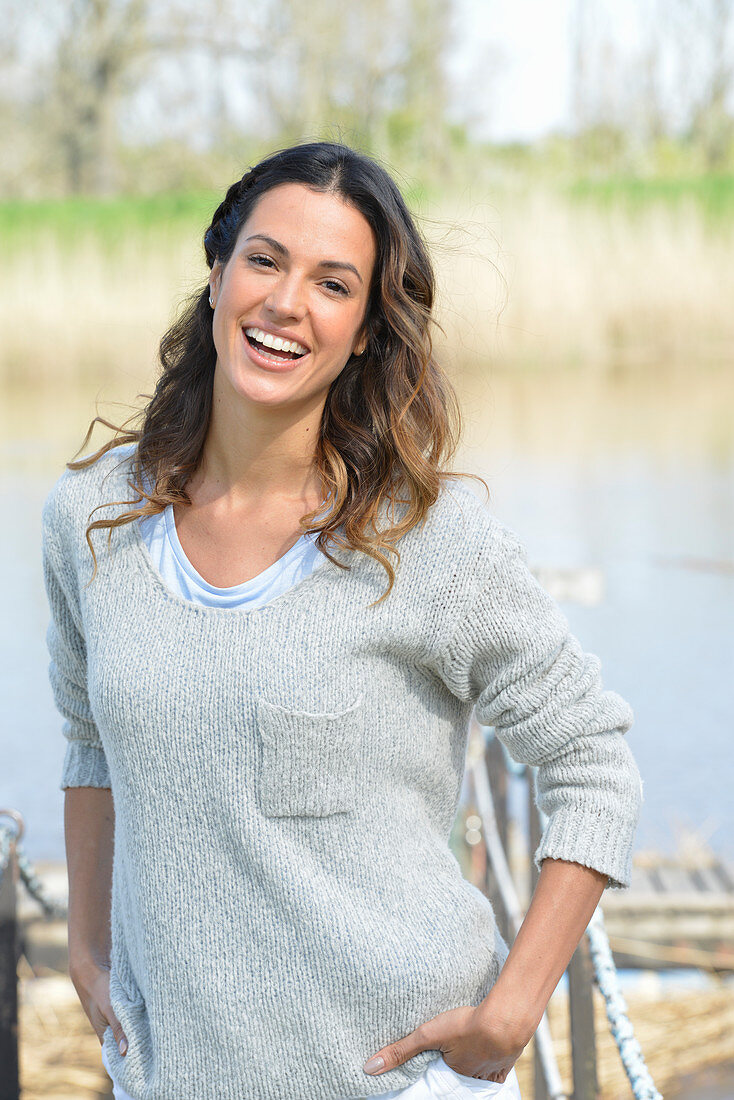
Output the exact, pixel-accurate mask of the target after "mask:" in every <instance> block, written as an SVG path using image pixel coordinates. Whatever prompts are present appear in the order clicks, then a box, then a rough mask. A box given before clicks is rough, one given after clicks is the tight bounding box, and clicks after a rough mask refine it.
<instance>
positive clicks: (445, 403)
mask: <svg viewBox="0 0 734 1100" xmlns="http://www.w3.org/2000/svg"><path fill="white" fill-rule="evenodd" d="M282 183H302V184H305V185H306V186H308V187H310V188H313V189H314V190H318V191H329V192H332V193H334V194H336V195H338V196H340V197H341V198H342V199H344V201H346V202H348V203H350V204H351V205H352V206H354V207H355V208H356V209H357V210H359V211H360V212H361V213H362V214H363V215H364V217H365V218H366V220H367V221H368V223H369V224H370V226H371V227H372V230H373V232H374V235H375V240H376V245H377V255H376V262H375V268H374V274H373V280H372V286H371V288H370V296H369V301H368V306H367V312H366V317H365V331H366V334H367V341H366V346H365V347H364V350H363V352H362V353H361V354H360V355H352V356H351V357H350V358H349V360H348V361H347V363H346V364H345V366H344V368H343V369H342V371H341V372H340V374H339V375H338V376H337V377H336V378H335V379H334V381H333V382H332V384H331V387H330V389H329V391H328V394H327V397H326V401H325V404H324V409H323V413H322V418H321V429H320V434H319V438H318V440H317V443H316V449H315V457H314V463H315V466H316V468H317V470H318V473H319V475H320V478H321V486H322V489H323V496H322V500H323V499H324V498H325V497H326V495H327V493H330V494H331V507H330V510H329V512H328V514H326V515H323V512H322V511H321V510H320V509H317V510H316V511H312V512H308V513H307V514H306V515H304V516H303V517H301V527H302V529H303V531H304V532H305V531H310V532H313V533H315V532H318V536H317V539H316V542H317V545H318V546H319V549H320V550H321V551H322V552H323V553H324V554H325V555H326V556H327V557H328V558H329V560H330V561H332V562H334V563H335V564H337V565H339V566H340V567H342V568H348V566H346V565H343V563H342V562H339V561H336V559H335V558H334V557H333V556H332V554H330V553H329V549H328V547H329V545H332V544H333V545H339V546H342V547H347V548H351V549H353V550H359V551H362V552H363V553H365V554H368V555H370V556H371V557H373V558H375V559H376V560H377V561H378V562H379V563H380V564H381V565H382V566H384V568H385V570H386V571H387V575H388V580H389V584H388V587H387V589H386V591H385V592H384V593H383V595H382V596H381V597H380V600H378V601H377V602H378V603H379V602H381V601H382V600H383V599H385V598H386V597H387V595H388V594H389V592H390V590H391V589H392V586H393V582H394V579H395V571H394V569H393V566H392V564H391V562H390V559H389V557H388V556H387V554H386V553H385V551H388V552H390V553H393V554H394V555H395V556H396V558H397V561H398V562H399V560H400V552H399V550H398V548H397V546H396V545H395V543H396V542H397V540H398V539H399V538H400V537H401V536H402V535H403V534H405V533H406V532H407V531H409V530H411V528H413V527H415V526H416V525H418V524H420V523H422V522H423V520H424V518H425V516H426V513H427V512H428V510H429V508H430V507H431V506H432V505H433V504H434V503H435V501H436V499H437V497H438V494H439V490H440V484H441V481H442V479H444V478H448V477H473V478H476V479H477V480H479V481H481V482H482V484H483V485H484V487H485V489H486V490H487V492H489V489H488V486H487V483H486V482H485V481H484V479H483V478H481V477H479V475H478V474H470V473H460V472H458V471H450V470H449V469H448V467H447V463H448V460H449V459H450V458H451V457H452V456H453V454H454V453H455V451H456V448H457V446H458V442H459V438H460V434H461V410H460V406H459V402H458V399H457V396H456V392H455V390H454V388H453V385H452V384H451V382H450V380H449V378H448V377H447V375H446V374H445V372H444V370H443V369H442V368H441V367H440V366H439V364H438V363H437V362H436V360H435V358H434V355H433V343H432V326H433V324H435V321H434V320H433V317H432V309H433V303H434V294H435V279H434V273H433V267H432V264H431V260H430V257H429V255H428V251H427V248H426V245H425V243H424V241H423V238H422V236H421V234H420V232H419V231H418V229H417V227H416V225H415V223H414V221H413V218H412V217H411V215H410V212H409V210H408V208H407V206H406V205H405V202H404V201H403V198H402V196H401V194H400V191H399V190H398V187H397V185H396V184H395V182H394V181H393V180H392V178H391V177H390V175H389V174H388V173H387V172H386V171H385V169H384V168H382V167H381V166H380V165H379V164H378V163H377V162H376V161H374V160H373V159H372V158H370V157H368V156H365V155H364V154H362V153H358V152H356V151H355V150H353V149H351V148H349V147H347V146H345V145H341V144H338V143H335V142H313V143H308V144H300V145H294V146H292V147H290V148H287V149H283V150H281V151H279V152H276V153H273V154H272V155H270V156H268V157H266V158H265V159H264V160H262V161H260V163H259V164H257V165H255V166H254V167H253V168H251V169H250V170H249V171H247V172H246V173H245V174H244V175H243V176H242V178H241V179H239V180H237V181H236V182H235V183H233V184H232V185H231V187H230V188H229V189H228V191H227V193H226V195H225V197H224V200H223V201H222V202H221V203H220V205H219V206H218V207H217V209H216V211H215V212H214V217H213V218H212V222H211V225H210V226H209V228H208V229H207V230H206V232H205V234H204V251H205V253H206V261H207V264H208V266H209V268H210V269H211V268H212V267H213V265H214V262H215V261H216V260H219V261H220V262H221V264H222V266H224V265H226V263H227V261H228V260H229V258H230V257H231V255H232V253H233V250H234V247H235V244H236V241H237V238H238V235H239V232H240V229H241V228H242V226H243V224H244V223H245V222H246V221H247V218H248V217H249V215H250V213H251V211H252V209H253V207H254V205H255V203H256V202H257V201H258V199H259V198H260V197H261V196H262V195H263V194H264V193H265V192H266V191H268V190H270V189H271V188H273V187H276V186H278V184H282ZM208 299H209V284H208V282H207V283H206V284H205V285H204V286H203V287H202V288H201V289H199V290H196V291H195V292H194V293H193V294H192V295H191V296H190V297H189V298H188V299H187V300H186V302H185V304H184V308H183V310H182V312H181V315H180V316H179V317H178V319H177V320H176V321H175V322H174V324H173V325H172V326H171V327H170V328H169V329H168V331H167V332H166V333H165V335H164V336H163V338H162V340H161V342H160V347H159V359H160V363H161V366H162V371H161V373H160V376H159V378H158V381H157V384H156V387H155V392H154V394H153V395H152V397H150V399H149V401H148V404H147V405H146V406H145V408H144V409H142V410H139V411H138V412H136V413H135V414H134V416H133V417H131V418H130V419H129V420H127V421H125V422H124V424H123V425H122V426H119V427H118V426H117V425H115V424H112V423H110V422H109V421H108V420H106V419H104V418H103V417H100V416H96V417H94V419H93V420H92V422H91V424H90V425H89V430H88V431H87V435H86V437H85V439H84V442H83V443H82V445H81V447H80V448H79V450H80V451H83V450H84V448H85V447H86V445H87V442H88V440H89V438H90V436H91V434H92V430H93V428H94V425H95V423H97V422H99V423H102V424H104V425H106V426H107V427H108V428H111V429H113V430H114V431H115V433H116V434H115V436H114V438H113V439H111V440H110V441H109V442H107V443H106V444H105V445H104V446H103V447H101V448H100V449H99V450H98V451H96V452H95V453H94V454H92V455H89V456H87V457H85V458H83V459H78V460H76V461H72V462H68V463H67V466H68V467H69V468H70V469H79V468H81V467H84V466H88V465H91V464H92V463H94V462H96V461H97V460H98V459H99V458H100V457H101V456H102V455H103V454H105V453H106V452H107V451H108V450H110V449H111V448H112V447H117V446H120V445H121V444H128V443H137V447H136V449H135V452H134V458H133V461H132V464H131V479H130V480H129V481H128V485H129V486H130V488H131V489H133V490H134V492H135V493H136V494H137V501H142V500H145V501H146V503H145V504H144V505H142V506H141V507H138V508H133V509H132V510H130V511H127V512H125V513H124V514H121V515H117V516H116V517H115V518H114V519H98V520H94V521H92V522H90V523H89V526H88V527H87V530H86V539H87V543H88V544H89V547H90V550H91V552H92V557H93V559H94V572H93V574H92V580H93V579H94V576H95V575H96V572H97V557H96V554H95V552H94V547H93V546H92V541H91V538H90V532H91V531H92V530H94V529H96V528H103V527H106V528H109V529H110V530H109V533H108V539H109V538H110V537H111V533H112V529H113V528H115V527H118V526H120V525H121V524H124V523H130V522H132V521H133V520H135V519H138V518H140V517H142V516H147V515H153V514H155V513H157V512H161V511H163V509H164V508H165V507H166V506H167V505H169V504H177V503H182V502H183V503H187V504H190V503H191V500H190V497H189V495H188V493H187V492H186V488H185V486H186V483H187V481H188V480H189V478H190V477H191V475H192V474H193V473H194V471H195V470H196V469H197V467H198V465H199V462H200V459H201V455H202V450H203V446H204V441H205V438H206V434H207V428H208V424H209V417H210V412H211V404H212V381H213V376H214V368H215V363H216V349H215V346H214V339H213V336H212V311H211V307H210V305H209V300H208ZM146 396H149V395H146ZM139 418H142V425H141V426H140V427H137V428H136V427H129V425H130V424H131V423H132V422H134V421H135V420H137V419H139ZM78 453H79V452H77V454H78ZM144 479H145V481H147V485H148V488H149V491H146V487H145V484H144ZM115 503H134V502H131V501H125V502H115ZM396 504H401V505H405V506H406V507H405V508H404V509H402V510H401V515H400V518H399V519H398V520H397V522H391V523H389V524H388V525H387V526H386V527H385V528H384V529H380V527H379V526H378V523H377V519H378V515H379V513H380V512H381V510H382V508H383V507H384V506H386V505H389V510H390V514H391V515H392V517H393V519H394V515H395V505H396ZM99 507H105V505H99ZM96 510H97V509H94V511H96ZM93 514H94V512H92V513H91V514H90V517H89V518H90V519H91V515H93ZM317 515H320V518H319V520H318V522H316V521H315V520H316V517H317ZM309 520H314V521H315V522H314V523H313V524H310V525H309V523H308V521H309ZM340 527H341V528H342V530H343V537H342V535H341V533H340V531H339V530H337V529H338V528H340ZM368 527H371V529H372V530H371V532H370V533H368ZM90 583H91V582H90Z"/></svg>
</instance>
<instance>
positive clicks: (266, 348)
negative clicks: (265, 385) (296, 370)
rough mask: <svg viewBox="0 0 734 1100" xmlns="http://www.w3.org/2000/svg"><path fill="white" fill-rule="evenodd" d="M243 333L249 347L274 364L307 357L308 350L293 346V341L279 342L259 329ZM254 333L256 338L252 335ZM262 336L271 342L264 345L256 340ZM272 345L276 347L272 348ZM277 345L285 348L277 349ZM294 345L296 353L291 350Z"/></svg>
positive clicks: (261, 341)
mask: <svg viewBox="0 0 734 1100" xmlns="http://www.w3.org/2000/svg"><path fill="white" fill-rule="evenodd" d="M243 332H244V334H245V339H246V340H247V342H248V344H249V345H250V347H252V348H254V349H255V351H257V353H258V354H259V355H262V356H263V357H264V358H265V359H270V360H272V362H274V363H286V362H292V361H293V360H295V359H303V357H304V356H305V355H308V348H304V347H303V346H302V345H301V344H295V341H288V340H281V339H280V338H279V337H276V338H274V337H271V336H270V335H269V334H266V333H264V332H262V331H261V330H259V329H251V328H250V329H243ZM256 332H257V334H258V335H257V336H255V335H254V334H255V333H256ZM263 336H265V337H266V338H267V339H268V340H269V341H271V342H270V343H268V344H265V343H264V342H263V340H262V339H258V337H263ZM273 344H275V345H276V346H273ZM278 344H280V345H286V346H285V347H283V346H281V347H278V346H277V345H278ZM294 344H295V347H296V348H297V349H298V350H296V351H292V350H291V348H293V346H294Z"/></svg>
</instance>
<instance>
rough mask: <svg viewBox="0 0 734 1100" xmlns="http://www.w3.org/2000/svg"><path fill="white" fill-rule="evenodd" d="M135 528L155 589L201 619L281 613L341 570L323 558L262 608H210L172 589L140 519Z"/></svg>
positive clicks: (135, 538)
mask: <svg viewBox="0 0 734 1100" xmlns="http://www.w3.org/2000/svg"><path fill="white" fill-rule="evenodd" d="M131 526H132V527H133V529H134V530H133V533H132V539H133V545H134V547H135V550H136V552H137V555H138V560H139V562H140V563H141V565H142V567H143V571H144V572H145V573H146V574H147V575H148V576H149V577H150V579H151V581H152V583H153V584H154V586H155V587H156V588H157V589H158V591H159V592H161V593H162V594H163V596H164V597H165V598H166V600H167V601H168V602H169V603H172V604H175V605H177V606H179V607H185V608H187V609H189V610H190V611H194V612H195V613H196V614H199V615H211V616H216V615H230V616H231V615H258V614H262V613H263V612H267V611H270V610H271V609H272V608H275V610H276V611H277V610H278V609H279V608H280V607H283V606H285V605H286V604H289V603H291V602H292V601H293V600H297V599H300V598H301V597H302V596H303V595H304V593H307V592H309V591H310V590H311V589H312V588H317V587H318V586H319V585H321V584H324V583H325V582H326V580H328V578H329V577H330V576H332V575H333V573H334V571H335V570H336V569H338V568H339V567H338V566H337V565H334V564H333V562H331V561H329V559H328V558H327V557H326V556H325V555H322V556H323V561H320V562H319V563H318V565H316V566H315V567H314V569H313V570H312V571H311V572H310V573H308V574H307V575H306V576H305V577H301V578H300V579H299V580H297V581H296V582H295V584H292V585H291V586H290V587H289V588H287V589H286V590H285V591H284V592H279V593H278V595H276V596H273V598H272V599H271V600H268V602H267V603H265V604H262V605H261V606H260V607H214V606H211V605H209V604H200V603H197V602H196V601H194V600H188V599H186V597H185V596H181V595H180V594H179V593H178V592H174V591H173V589H172V588H169V587H168V585H167V584H166V582H165V580H164V578H163V577H162V576H161V573H160V571H159V570H158V568H157V567H156V564H155V562H154V561H153V559H152V557H151V556H150V551H149V550H148V547H147V546H146V544H145V539H144V538H143V532H142V531H141V529H140V523H139V521H138V520H137V519H134V520H132V521H131ZM330 553H332V554H333V555H334V557H336V558H337V559H338V560H344V559H343V558H341V557H340V555H342V554H345V555H346V554H347V553H348V552H344V551H343V550H342V549H341V548H340V547H332V548H330ZM276 605H277V606H276Z"/></svg>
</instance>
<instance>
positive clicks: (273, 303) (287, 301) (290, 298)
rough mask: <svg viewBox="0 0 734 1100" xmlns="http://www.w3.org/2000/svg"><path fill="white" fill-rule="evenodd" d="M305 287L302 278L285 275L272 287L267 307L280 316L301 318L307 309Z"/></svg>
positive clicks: (266, 303)
mask: <svg viewBox="0 0 734 1100" xmlns="http://www.w3.org/2000/svg"><path fill="white" fill-rule="evenodd" d="M305 301H306V295H305V288H304V286H303V283H302V281H301V280H300V279H298V278H297V277H295V276H292V277H291V276H287V275H284V276H283V278H281V279H278V281H277V283H275V285H274V286H272V287H271V290H270V293H269V294H268V296H267V298H266V299H265V307H266V309H268V310H269V311H270V312H271V313H272V314H274V315H276V316H279V317H293V318H296V319H300V318H301V317H303V314H304V311H305V308H306V307H305Z"/></svg>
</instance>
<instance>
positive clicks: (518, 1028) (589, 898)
mask: <svg viewBox="0 0 734 1100" xmlns="http://www.w3.org/2000/svg"><path fill="white" fill-rule="evenodd" d="M606 884H607V876H606V875H605V874H601V873H600V872H599V871H595V870H594V869H593V868H592V867H584V866H583V865H582V864H581V863H571V862H568V861H567V860H563V859H549V858H548V859H544V860H543V862H542V864H541V869H540V876H539V878H538V881H537V883H536V886H535V890H534V892H533V897H532V900H531V902H530V906H529V908H528V911H527V913H526V914H525V919H524V920H523V922H522V925H521V926H520V930H519V932H518V934H517V936H516V937H515V942H514V943H513V945H512V947H511V948H510V953H509V955H508V956H507V959H506V960H505V965H504V966H503V968H502V971H501V973H500V975H499V977H498V979H497V981H496V982H495V983H494V985H493V986H492V989H491V990H490V992H489V994H488V995H487V997H485V999H484V1000H483V1001H482V1002H481V1004H480V1005H478V1006H477V1013H478V1015H479V1017H480V1018H486V1020H487V1022H488V1023H489V1022H491V1023H493V1024H495V1025H496V1024H497V1023H499V1022H501V1023H502V1024H503V1025H504V1026H505V1027H506V1028H507V1030H508V1032H509V1033H511V1034H513V1035H514V1036H515V1038H516V1040H517V1042H519V1043H520V1044H521V1045H522V1046H524V1045H525V1044H526V1043H527V1042H529V1040H530V1039H531V1038H532V1036H533V1035H534V1033H535V1031H536V1029H537V1027H538V1024H539V1023H540V1021H541V1019H542V1016H543V1013H544V1012H545V1010H546V1007H547V1005H548V1001H549V1000H550V998H551V995H552V993H553V991H554V989H555V988H556V986H557V985H558V983H559V981H560V980H561V976H562V975H563V972H564V971H565V969H566V967H567V966H568V964H569V962H570V961H571V956H572V955H573V953H574V951H575V950H576V948H577V947H578V945H579V942H580V940H581V937H582V936H583V934H584V932H585V930H586V926H587V925H588V923H589V921H590V920H591V918H592V916H593V913H594V910H595V909H596V907H597V905H598V903H599V899H600V898H601V896H602V893H603V891H604V888H605V886H606Z"/></svg>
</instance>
